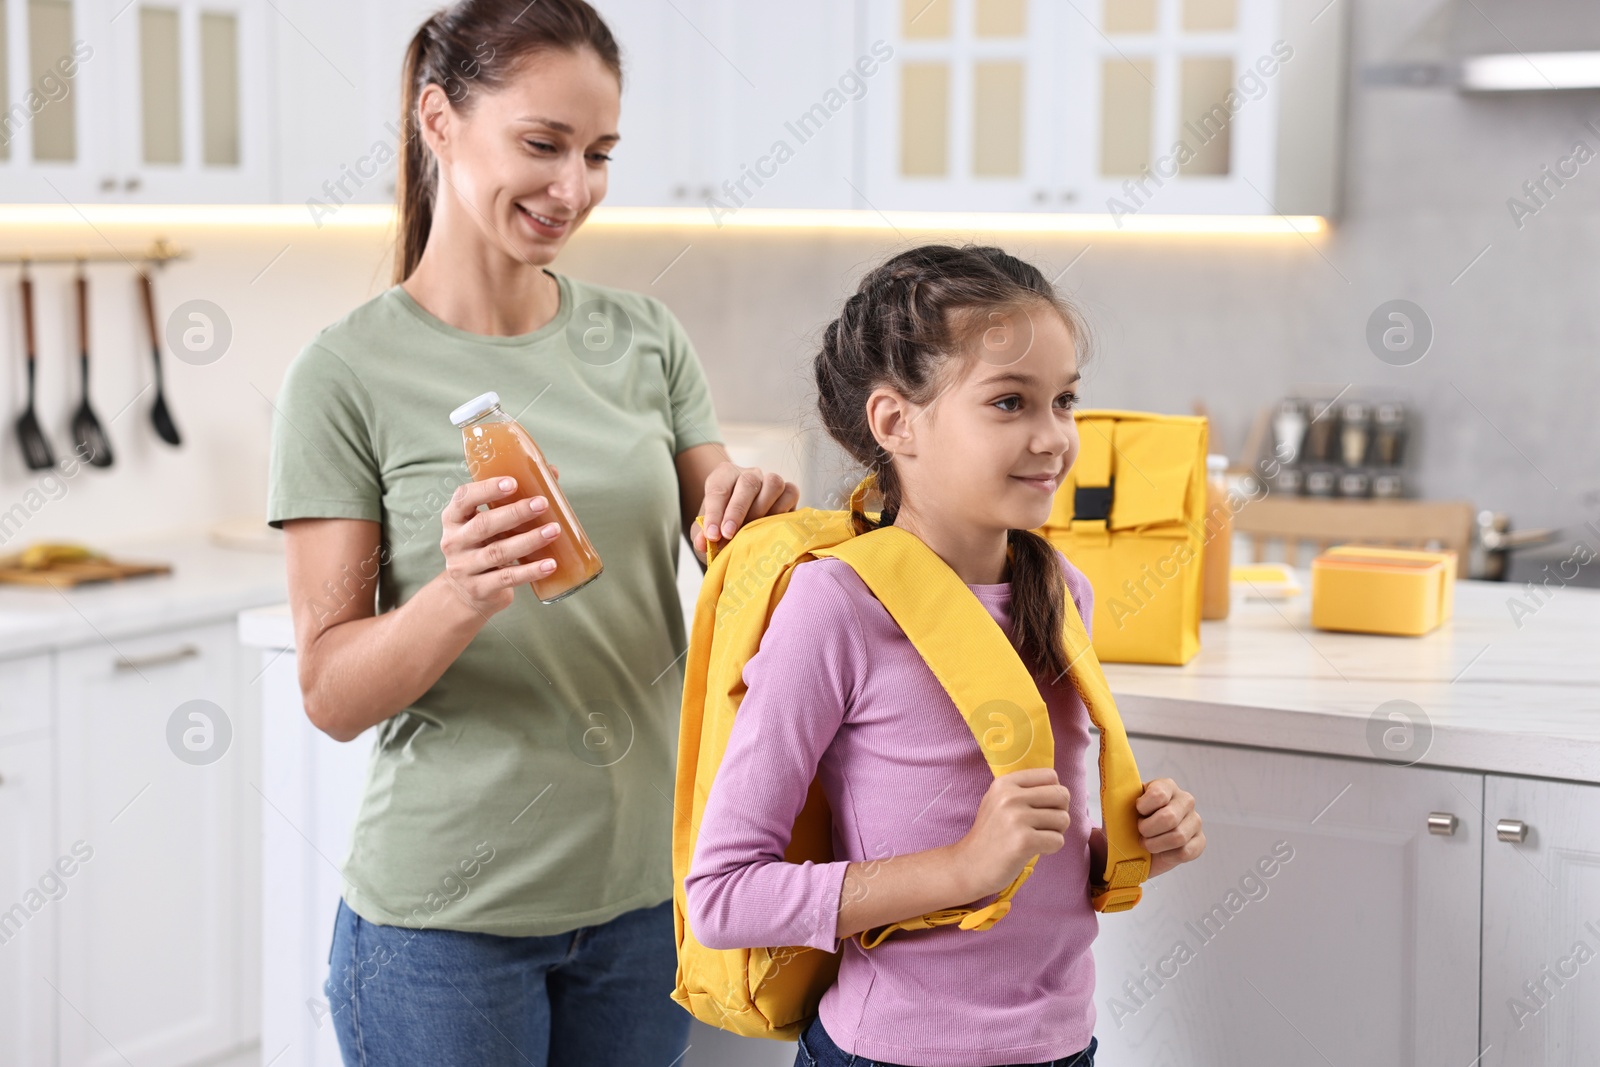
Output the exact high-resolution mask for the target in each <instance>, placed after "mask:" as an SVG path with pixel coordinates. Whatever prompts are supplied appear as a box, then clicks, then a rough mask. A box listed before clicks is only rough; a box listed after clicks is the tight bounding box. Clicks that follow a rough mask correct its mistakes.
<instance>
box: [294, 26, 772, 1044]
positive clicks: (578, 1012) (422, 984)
mask: <svg viewBox="0 0 1600 1067" xmlns="http://www.w3.org/2000/svg"><path fill="white" fill-rule="evenodd" d="M621 70H622V62H621V54H620V50H619V48H618V45H617V43H616V41H615V40H614V39H613V38H612V36H611V32H610V30H609V29H607V27H606V25H605V23H604V22H603V21H602V20H601V19H600V17H599V16H598V15H597V14H596V13H595V12H594V10H593V9H592V8H591V7H589V6H588V4H586V3H584V2H583V0H540V2H538V3H534V4H530V3H528V2H527V0H463V2H461V3H457V4H455V5H454V6H452V7H449V8H446V9H444V10H442V11H440V12H439V13H437V14H435V15H434V16H432V17H431V18H429V19H428V20H427V21H426V22H425V23H423V25H422V26H421V27H420V28H419V29H418V30H417V32H416V35H415V37H414V38H413V39H412V41H411V44H410V46H409V48H408V49H407V52H406V63H405V70H404V89H403V93H402V99H403V101H404V110H403V115H402V120H401V121H402V127H401V128H402V136H401V137H400V157H401V160H400V171H401V183H400V188H399V191H398V197H399V201H400V203H399V209H400V233H399V240H398V243H397V248H396V257H395V274H394V284H392V285H391V286H390V287H389V288H388V289H387V290H385V291H384V292H382V293H380V294H379V295H378V296H376V297H374V298H373V299H371V300H369V301H367V302H366V303H365V304H362V305H361V306H360V307H357V308H355V309H354V310H352V311H351V312H350V313H349V314H347V315H346V316H345V317H344V318H342V319H341V320H339V321H338V322H336V323H334V324H333V325H331V326H329V327H327V328H326V329H324V330H322V331H321V332H320V333H318V334H317V335H316V336H315V337H314V338H312V339H311V341H310V342H309V343H308V344H307V345H306V346H305V348H304V349H303V350H302V351H301V353H300V354H299V356H298V357H297V358H296V359H295V360H294V361H293V362H292V363H291V365H290V368H289V371H288V373H287V375H286V376H285V379H284V382H283V386H282V388H281V390H280V392H279V395H278V398H277V401H276V414H275V421H274V425H273V443H272V470H271V477H270V481H269V485H270V491H269V499H268V520H269V522H270V523H271V524H272V525H274V526H280V527H282V528H283V529H284V531H285V546H286V553H287V562H288V571H289V596H290V603H291V608H292V610H293V613H294V618H295V637H296V650H297V652H298V661H299V673H300V685H301V691H302V696H303V699H304V704H305V708H306V713H307V715H308V717H309V718H310V719H311V721H312V722H313V723H314V724H315V725H316V726H317V727H319V728H320V729H322V730H323V731H324V732H326V733H327V734H329V735H330V736H332V737H334V738H336V739H339V740H350V739H353V738H355V737H357V736H358V735H361V734H363V733H364V732H365V731H367V730H369V729H371V730H373V731H374V732H375V735H376V736H375V740H374V745H373V754H372V758H371V761H370V763H369V764H368V773H367V782H366V788H365V792H364V795H363V798H362V803H361V808H360V811H359V813H358V815H357V818H356V824H355V829H354V832H353V835H352V840H351V845H350V851H349V854H348V855H347V856H346V857H345V864H344V867H343V874H344V878H345V893H344V899H343V901H342V902H341V904H340V907H339V914H338V919H337V921H336V924H335V932H334V940H333V946H332V951H331V956H330V964H331V967H330V973H329V977H328V984H327V987H326V992H327V995H328V1000H329V1004H330V1010H331V1014H332V1016H333V1022H334V1027H335V1030H336V1032H337V1034H338V1036H339V1041H340V1046H341V1049H342V1050H343V1053H344V1056H345V1059H346V1062H349V1063H402V1062H405V1063H412V1062H430V1063H433V1062H437V1063H472V1064H490V1065H495V1064H523V1063H544V1062H547V1061H548V1062H551V1063H583V1064H595V1065H602V1067H603V1065H607V1064H618V1065H623V1064H636V1063H645V1062H655V1061H656V1060H658V1059H659V1061H660V1062H663V1063H665V1062H669V1061H671V1060H672V1059H673V1058H674V1056H675V1055H676V1054H677V1053H678V1052H679V1051H680V1050H682V1048H683V1047H684V1045H685V1043H686V1042H687V1038H688V1024H689V1016H688V1014H687V1013H685V1012H684V1011H683V1010H682V1009H681V1008H679V1007H678V1006H677V1005H676V1004H675V1003H673V1001H672V999H671V997H670V996H669V991H670V990H671V988H672V985H673V978H674V973H675V969H676V951H675V949H676V945H675V939H674V933H673V916H672V905H671V897H672V876H671V832H672V821H671V819H672V813H671V806H670V805H666V804H663V803H661V796H662V794H661V792H660V790H661V789H662V786H663V783H670V782H671V781H672V779H673V775H674V771H675V765H676V759H677V752H676V745H675V742H676V735H677V722H678V714H679V703H680V699H681V692H682V685H683V668H682V657H681V652H682V650H683V648H684V647H685V645H686V643H687V641H686V635H685V633H684V623H683V615H682V610H681V607H680V602H679V599H678V590H677V577H676V572H677V561H678V558H679V553H680V549H681V546H682V544H683V538H684V537H685V536H688V537H689V539H690V543H691V545H692V547H693V548H694V550H695V552H696V554H697V555H698V556H700V558H701V559H702V560H703V559H704V553H705V540H704V534H703V533H702V532H701V531H700V530H699V529H698V528H697V526H696V522H695V520H696V516H697V515H699V514H701V513H702V511H703V513H704V515H705V519H706V523H707V526H708V528H709V527H716V531H717V532H716V535H717V536H728V535H731V534H732V533H733V532H734V530H735V529H737V527H738V526H739V525H740V524H741V523H742V522H744V521H746V520H747V519H753V518H757V517H759V516H762V515H765V514H768V513H770V512H774V511H786V510H790V509H792V508H793V507H794V505H795V504H796V503H797V501H798V490H797V489H796V488H795V487H794V486H793V485H791V484H789V483H787V482H785V481H784V480H783V479H782V478H781V477H778V476H777V475H766V474H764V473H763V472H761V471H760V470H755V469H753V468H740V467H738V466H735V465H734V464H732V463H731V462H727V460H726V454H725V452H724V450H723V448H722V443H721V439H720V433H719V430H718V425H717V418H716V413H715V411H714V409H713V407H712V404H711V394H710V389H709V387H708V385H707V383H706V379H705V375H704V372H703V371H702V369H701V366H700V362H699V359H698V357H697V356H696V355H695V351H694V348H693V346H692V344H691V343H690V341H689V338H688V336H687V335H686V334H685V332H684V330H683V327H682V326H681V325H680V324H679V323H678V320H677V319H676V317H675V316H673V314H672V312H671V311H669V310H668V309H667V308H666V306H665V305H663V304H662V303H661V302H660V301H658V300H655V299H653V298H651V297H647V296H643V295H641V294H638V293H631V292H626V291H623V290H619V289H613V288H609V287H606V286H601V285H595V284H592V283H589V282H584V281H580V280H579V279H576V278H571V277H568V276H567V275H565V274H560V273H557V272H555V271H552V270H550V269H549V266H548V265H549V264H550V263H551V262H552V261H553V260H554V259H555V257H556V256H557V254H558V253H559V252H560V251H561V249H562V248H563V247H564V246H565V244H566V242H567V240H568V239H569V238H570V237H571V236H572V233H573V231H575V230H576V229H577V228H578V227H579V226H581V225H582V224H583V223H584V221H585V220H586V219H587V218H588V217H589V214H590V212H591V211H592V210H593V208H594V207H595V205H597V204H598V203H600V202H601V200H602V199H603V198H604V197H605V193H606V183H607V170H608V164H609V150H610V148H611V146H612V145H614V144H615V143H616V141H617V139H618V138H617V134H616V130H617V125H618V113H619V107H620V100H621ZM488 390H493V391H495V392H497V393H498V394H499V395H500V397H501V400H502V402H503V404H504V406H505V409H506V411H507V412H508V413H509V414H510V415H511V416H512V417H513V418H515V419H516V420H517V421H518V422H520V423H522V424H523V425H525V426H526V427H527V428H528V430H529V431H530V433H531V434H532V435H533V436H534V437H535V438H536V439H537V441H538V443H539V446H540V448H541V450H542V451H544V453H545V454H546V456H547V457H548V459H549V461H550V462H551V463H552V465H553V466H555V467H559V469H560V474H559V477H560V479H561V488H562V491H563V493H564V494H565V495H566V496H567V498H568V501H569V503H570V504H571V507H572V509H573V512H574V513H575V514H576V515H577V516H578V517H580V518H581V521H582V524H583V529H584V531H585V532H586V533H587V534H588V535H589V537H590V539H591V540H592V541H593V542H594V544H595V546H596V549H597V550H598V552H599V554H600V555H601V556H602V557H603V558H604V559H605V561H606V568H605V573H604V575H603V577H601V578H600V579H599V580H597V581H595V582H593V583H592V584H591V585H588V586H586V587H585V588H584V589H583V590H582V591H581V592H580V593H578V594H577V595H575V596H573V597H570V598H568V599H565V600H562V601H561V602H560V603H559V604H548V605H547V604H541V603H540V602H539V601H538V599H537V598H536V597H535V596H534V595H533V593H532V590H531V589H529V588H526V587H527V585H528V583H529V582H530V581H531V580H532V579H533V578H535V577H540V578H543V577H545V576H546V574H547V572H545V571H543V570H536V569H535V568H538V567H539V566H540V562H541V561H539V560H536V559H535V558H534V557H536V556H539V555H544V554H547V553H544V552H543V550H544V549H546V548H547V547H548V546H549V545H550V544H551V543H552V541H553V540H554V539H555V538H556V537H558V536H559V535H560V527H559V524H557V523H554V522H549V521H548V520H549V519H551V518H554V517H555V516H554V513H553V512H552V511H551V510H550V507H549V503H548V502H547V501H546V500H545V499H544V498H543V497H540V496H533V495H532V492H531V487H529V486H516V485H512V486H502V485H501V484H500V483H499V482H498V480H495V479H482V480H478V481H469V480H467V475H466V474H465V472H464V470H463V463H462V452H461V437H460V434H459V432H458V431H457V430H456V429H455V427H453V426H452V425H451V423H450V421H449V418H448V413H449V412H450V411H451V409H453V408H455V407H456V406H457V405H459V404H460V403H461V402H462V401H464V400H466V399H468V398H470V397H472V396H473V395H474V394H479V393H483V392H485V391H488ZM490 503H495V504H500V505H503V506H498V507H494V508H492V509H486V510H480V508H482V507H483V506H484V505H487V504H490ZM530 520H538V521H537V522H530ZM557 576H558V577H559V575H557ZM519 589H520V592H519V591H518V590H519ZM470 856H492V857H493V863H492V864H488V863H487V862H486V861H484V860H482V859H479V860H474V861H470V862H468V861H464V860H463V857H470ZM463 862H468V866H469V867H471V868H472V869H471V870H470V871H469V870H468V867H463V866H462V864H463ZM457 871H460V872H461V875H462V876H463V877H470V878H471V892H470V893H467V892H459V893H448V892H447V893H444V894H443V895H441V893H440V886H441V880H440V879H441V872H446V873H447V874H449V876H450V877H451V878H455V877H456V875H455V873H453V872H457ZM452 884H454V883H452Z"/></svg>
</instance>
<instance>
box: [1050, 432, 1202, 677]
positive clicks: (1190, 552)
mask: <svg viewBox="0 0 1600 1067" xmlns="http://www.w3.org/2000/svg"><path fill="white" fill-rule="evenodd" d="M1077 422H1078V458H1077V461H1076V462H1075V463H1074V464H1073V465H1072V469H1071V470H1070V471H1068V472H1067V477H1066V478H1065V479H1064V480H1063V482H1062V484H1061V486H1060V488H1059V489H1057V490H1056V496H1055V501H1054V504H1053V507H1052V509H1051V512H1050V517H1049V519H1048V520H1046V522H1045V524H1044V525H1043V526H1041V527H1039V528H1038V529H1037V530H1035V531H1034V532H1035V533H1038V534H1042V535H1043V536H1044V537H1046V538H1047V539H1049V540H1050V542H1051V543H1053V544H1054V545H1055V546H1056V547H1057V548H1059V549H1061V552H1062V554H1063V555H1064V556H1066V557H1067V559H1068V560H1070V561H1071V562H1072V565H1073V566H1075V567H1077V568H1078V569H1079V570H1080V571H1082V572H1083V575H1084V577H1085V578H1088V579H1089V584H1090V585H1092V586H1094V633H1093V639H1094V652H1095V655H1096V656H1098V657H1099V658H1100V660H1101V661H1102V662H1105V663H1166V664H1183V663H1187V662H1189V660H1191V659H1192V658H1194V654H1195V653H1196V652H1198V651H1200V598H1201V590H1200V560H1201V553H1202V552H1203V551H1204V550H1205V545H1206V541H1207V526H1206V521H1205V520H1206V429H1207V426H1206V420H1205V418H1204V417H1202V416H1198V415H1155V414H1151V413H1150V412H1144V411H1110V410H1085V411H1080V412H1079V413H1078V416H1077Z"/></svg>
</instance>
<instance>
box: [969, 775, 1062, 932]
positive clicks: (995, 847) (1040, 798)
mask: <svg viewBox="0 0 1600 1067" xmlns="http://www.w3.org/2000/svg"><path fill="white" fill-rule="evenodd" d="M1071 800H1072V793H1071V791H1070V790H1068V789H1067V787H1066V786H1064V785H1062V784H1061V780H1060V778H1058V777H1057V776H1056V772H1055V770H1054V769H1053V768H1050V767H1033V768H1029V769H1027V770H1021V771H1012V772H1011V773H1009V774H1002V775H1000V776H999V777H997V778H996V779H995V780H994V781H993V782H991V783H989V789H988V792H986V793H984V795H983V799H982V800H981V801H980V802H979V803H978V813H977V815H976V816H975V817H974V818H973V820H972V829H970V830H968V831H967V834H966V836H965V837H963V838H962V839H961V840H960V841H958V842H956V844H955V845H954V851H955V853H956V856H957V862H959V863H960V864H961V866H962V867H963V868H964V869H965V870H966V871H967V877H968V878H969V879H970V888H971V889H972V896H971V898H970V899H972V900H976V899H978V898H979V897H982V896H987V895H989V894H990V893H998V892H1000V890H1002V889H1004V888H1005V887H1006V886H1008V885H1010V884H1011V880H1012V879H1013V878H1015V877H1016V876H1017V874H1018V872H1020V871H1021V870H1022V868H1023V866H1024V865H1025V864H1027V862H1028V861H1029V860H1030V859H1032V858H1033V857H1035V856H1048V855H1050V854H1051V853H1055V852H1059V851H1061V848H1062V846H1064V845H1065V844H1066V833H1067V828H1068V827H1070V826H1071V825H1072V816H1071V815H1069V814H1068V812H1067V805H1068V804H1069V803H1070V802H1071Z"/></svg>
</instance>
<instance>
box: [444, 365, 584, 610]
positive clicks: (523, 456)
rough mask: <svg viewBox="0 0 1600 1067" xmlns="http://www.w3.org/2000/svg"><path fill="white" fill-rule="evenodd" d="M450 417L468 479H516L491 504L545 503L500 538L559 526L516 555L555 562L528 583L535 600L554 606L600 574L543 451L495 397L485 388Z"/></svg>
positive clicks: (526, 560) (579, 525)
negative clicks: (549, 537) (551, 536)
mask: <svg viewBox="0 0 1600 1067" xmlns="http://www.w3.org/2000/svg"><path fill="white" fill-rule="evenodd" d="M450 421H451V422H453V423H454V424H455V425H457V426H459V427H460V428H461V438H462V444H463V447H464V449H465V451H466V454H467V470H468V471H470V472H471V474H472V480H473V481H482V480H483V479H485V478H501V477H509V478H515V479H516V480H517V488H516V494H517V495H516V496H514V497H511V498H509V499H506V500H499V501H496V502H495V503H493V504H491V505H489V506H490V507H492V508H498V507H502V506H503V505H506V504H510V503H513V502H515V501H521V500H526V499H528V498H529V497H535V496H542V497H544V498H545V499H546V500H548V501H549V502H550V507H549V508H548V509H547V510H546V511H545V513H544V514H543V515H540V516H539V517H537V518H534V519H529V520H528V521H527V522H525V523H523V524H522V525H520V526H518V527H516V528H515V529H513V530H508V531H507V532H506V533H505V534H504V535H503V536H505V537H514V536H516V535H518V534H522V533H526V532H527V531H529V530H533V529H537V528H538V527H541V526H544V525H545V524H546V523H550V522H558V523H560V524H561V532H560V533H558V534H557V535H556V539H555V540H554V541H552V542H550V543H549V544H548V545H546V546H545V547H544V548H541V549H539V550H537V551H535V552H533V553H532V554H530V555H527V556H524V557H521V562H523V563H530V562H532V561H534V560H540V559H554V560H555V561H556V569H555V571H554V572H552V573H551V574H548V575H546V576H544V577H543V578H535V579H534V580H533V581H532V582H530V583H529V584H530V585H531V586H532V587H533V593H534V595H535V596H537V597H538V598H539V600H540V602H542V603H545V604H554V603H555V602H556V601H557V600H561V599H562V598H564V597H569V596H571V595H572V594H573V593H576V592H577V591H578V590H579V589H582V588H583V587H584V586H586V585H588V584H589V583H590V582H592V581H594V580H595V579H596V578H598V577H600V571H601V566H600V554H599V553H598V552H596V551H595V550H594V545H593V544H592V543H590V541H589V538H588V536H587V535H585V534H584V532H583V526H582V524H581V523H579V522H578V516H577V515H576V514H575V513H574V512H573V510H572V505H571V504H570V503H568V502H567V498H566V496H565V495H564V494H563V493H562V492H561V487H560V486H559V485H557V484H556V479H555V476H554V475H553V474H551V473H550V466H549V464H547V463H546V462H545V458H544V453H543V452H541V451H539V446H538V445H536V444H534V442H533V438H532V437H530V436H528V431H527V430H524V429H523V428H522V426H521V425H520V424H519V423H518V422H517V420H516V419H513V418H512V417H511V416H509V415H507V414H506V413H505V411H503V410H502V409H501V407H500V395H499V394H498V393H493V392H490V393H484V394H483V395H482V396H477V397H473V398H472V399H471V400H469V401H467V402H466V403H465V404H462V405H461V406H460V407H458V408H456V409H455V410H454V411H452V412H451V413H450Z"/></svg>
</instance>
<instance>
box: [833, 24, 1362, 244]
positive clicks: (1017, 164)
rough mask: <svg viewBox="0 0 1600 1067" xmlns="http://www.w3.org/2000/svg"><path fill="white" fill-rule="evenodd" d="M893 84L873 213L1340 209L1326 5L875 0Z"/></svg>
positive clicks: (1341, 35)
mask: <svg viewBox="0 0 1600 1067" xmlns="http://www.w3.org/2000/svg"><path fill="white" fill-rule="evenodd" d="M864 3H865V4H866V7H867V16H868V17H867V19H866V25H867V27H868V33H869V35H870V36H873V37H883V38H884V39H886V40H888V41H889V42H890V43H891V44H892V46H893V48H894V49H895V53H896V65H897V66H898V67H899V70H898V71H897V72H895V73H896V76H895V77H893V78H890V79H886V80H885V81H884V83H883V85H882V87H881V91H879V92H877V93H876V94H875V95H874V96H872V97H870V98H869V100H868V116H867V137H866V138H865V148H864V153H863V158H862V159H861V160H860V161H859V164H860V173H861V177H862V180H863V183H864V185H863V190H862V192H863V199H864V200H866V201H867V203H866V204H864V205H863V206H867V207H874V208H877V209H880V210H890V209H896V208H899V209H923V210H957V211H1078V212H1102V213H1106V214H1110V215H1112V216H1114V217H1118V218H1124V217H1127V216H1129V215H1134V214H1139V213H1145V212H1148V213H1153V214H1191V213H1228V214H1273V213H1281V214H1320V215H1331V214H1333V213H1334V212H1335V194H1336V189H1337V181H1336V178H1337V171H1338V161H1337V152H1338V143H1339V128H1340V124H1341V116H1342V105H1341V98H1342V94H1343V68H1344V58H1343V57H1344V39H1345V27H1344V23H1343V15H1342V11H1335V10H1333V8H1336V7H1343V6H1345V5H1328V4H1327V3H1326V0H1080V2H1076V3H1066V2H1055V0H864Z"/></svg>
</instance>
